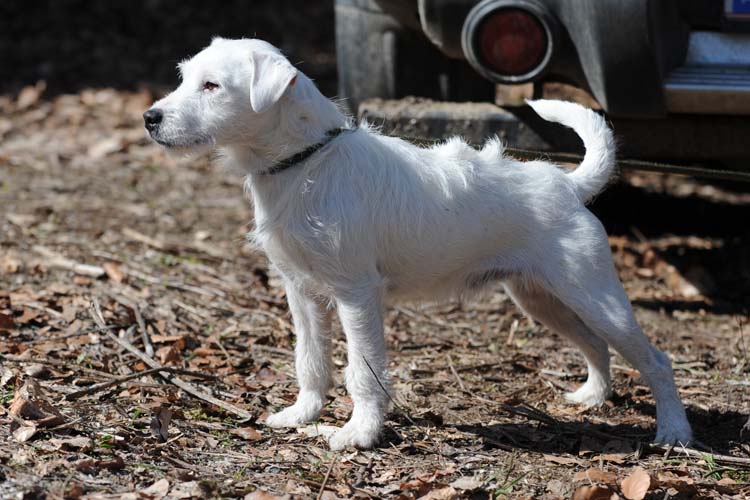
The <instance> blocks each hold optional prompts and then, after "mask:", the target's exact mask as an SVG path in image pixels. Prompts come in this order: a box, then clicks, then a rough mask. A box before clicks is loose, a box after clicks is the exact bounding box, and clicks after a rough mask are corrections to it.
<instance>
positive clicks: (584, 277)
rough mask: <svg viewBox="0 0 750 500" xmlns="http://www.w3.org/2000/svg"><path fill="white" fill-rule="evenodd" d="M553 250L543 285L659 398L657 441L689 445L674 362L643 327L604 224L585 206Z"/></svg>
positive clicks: (689, 434)
mask: <svg viewBox="0 0 750 500" xmlns="http://www.w3.org/2000/svg"><path fill="white" fill-rule="evenodd" d="M553 248H554V250H553V251H552V252H550V253H549V254H548V259H546V260H544V261H542V264H541V265H542V269H540V271H541V274H542V276H540V278H541V281H540V283H541V284H542V286H544V287H545V288H546V289H548V291H550V292H551V293H552V294H553V295H555V296H556V297H557V298H558V299H559V300H560V301H561V302H562V303H564V304H565V305H566V306H568V307H569V308H570V309H572V310H573V311H574V312H575V313H576V315H577V316H578V317H579V318H580V319H581V321H583V323H584V324H585V325H586V326H587V327H588V328H589V329H590V330H591V331H592V332H594V333H595V334H596V335H597V336H599V337H600V338H602V339H603V340H605V341H606V342H607V343H608V344H609V345H610V346H612V347H613V348H614V349H615V350H616V351H617V352H619V353H620V354H621V355H622V357H623V358H625V360H627V362H628V363H630V364H631V365H633V366H634V367H635V368H636V369H637V370H638V371H639V372H640V374H641V376H642V377H643V378H644V380H645V381H646V383H647V384H648V385H649V387H650V388H651V392H652V393H653V395H654V399H655V400H656V414H657V431H656V441H659V442H662V443H678V442H679V443H688V442H689V441H690V440H691V439H692V432H691V430H690V424H688V421H687V417H686V416H685V409H684V408H683V406H682V402H681V401H680V396H679V395H678V393H677V389H676V387H675V383H674V374H673V373H672V366H671V362H670V360H669V358H668V357H667V355H666V354H664V353H663V352H661V351H660V350H658V349H657V348H656V347H654V346H653V345H652V344H651V343H650V342H649V340H648V338H647V337H646V336H645V335H644V334H643V331H642V330H641V329H640V327H639V326H638V323H637V322H636V319H635V315H634V314H633V309H632V307H631V305H630V301H629V300H628V297H627V295H626V293H625V290H624V289H623V287H622V284H621V283H620V280H619V279H618V278H617V273H616V272H615V268H614V266H613V264H612V254H611V252H610V249H609V244H608V241H607V235H606V233H605V231H604V228H603V227H602V225H601V223H599V221H598V220H597V219H596V218H595V217H594V216H593V215H592V214H591V213H590V212H588V211H586V210H582V211H580V212H578V213H576V214H573V215H572V217H570V219H569V220H568V227H565V228H562V230H561V231H560V232H558V236H557V241H555V242H554V247H553ZM545 282H546V284H545Z"/></svg>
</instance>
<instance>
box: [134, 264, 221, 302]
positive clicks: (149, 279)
mask: <svg viewBox="0 0 750 500" xmlns="http://www.w3.org/2000/svg"><path fill="white" fill-rule="evenodd" d="M121 271H122V272H123V273H125V274H126V275H128V276H133V277H134V278H138V279H141V280H143V281H145V282H146V283H151V284H153V285H162V286H165V287H167V288H176V289H177V290H182V291H185V292H192V293H197V294H198V295H203V296H206V297H226V295H227V294H226V293H224V291H223V290H219V289H216V288H204V287H198V286H193V285H186V284H184V283H177V282H172V281H164V280H161V279H159V278H156V277H154V276H151V275H149V274H146V273H142V272H140V271H136V270H135V269H132V268H130V267H127V266H123V267H122V268H121Z"/></svg>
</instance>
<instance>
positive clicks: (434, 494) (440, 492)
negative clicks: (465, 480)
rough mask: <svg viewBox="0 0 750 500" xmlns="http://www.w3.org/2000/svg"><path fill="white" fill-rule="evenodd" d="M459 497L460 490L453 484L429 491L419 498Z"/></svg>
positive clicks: (433, 499) (428, 499) (434, 499)
mask: <svg viewBox="0 0 750 500" xmlns="http://www.w3.org/2000/svg"><path fill="white" fill-rule="evenodd" d="M454 498H458V491H456V490H455V488H453V487H452V486H445V487H443V488H437V489H434V490H432V491H429V492H428V493H427V494H426V495H422V496H421V497H419V500H452V499H454Z"/></svg>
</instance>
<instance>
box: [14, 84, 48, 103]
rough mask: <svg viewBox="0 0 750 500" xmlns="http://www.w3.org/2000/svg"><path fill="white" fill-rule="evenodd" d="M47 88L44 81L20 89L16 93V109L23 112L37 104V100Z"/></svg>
mask: <svg viewBox="0 0 750 500" xmlns="http://www.w3.org/2000/svg"><path fill="white" fill-rule="evenodd" d="M46 88H47V84H46V83H45V82H44V80H39V81H38V82H36V84H35V85H29V86H27V87H24V88H22V89H21V92H19V93H18V99H17V100H16V108H17V109H19V110H23V109H26V108H29V107H31V106H33V105H34V104H36V103H37V102H39V98H40V97H41V96H42V93H44V91H45V89H46Z"/></svg>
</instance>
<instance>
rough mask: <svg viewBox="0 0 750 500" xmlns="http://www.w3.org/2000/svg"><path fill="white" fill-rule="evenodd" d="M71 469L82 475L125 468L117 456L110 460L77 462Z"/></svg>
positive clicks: (122, 461)
mask: <svg viewBox="0 0 750 500" xmlns="http://www.w3.org/2000/svg"><path fill="white" fill-rule="evenodd" d="M73 467H75V469H76V470H77V471H80V472H83V473H84V474H94V473H96V472H98V471H99V470H101V469H108V470H120V469H122V468H124V467H125V461H124V460H123V459H122V457H120V456H119V455H115V456H113V457H111V458H100V459H94V458H90V459H84V460H79V461H78V462H75V463H74V464H73Z"/></svg>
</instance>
